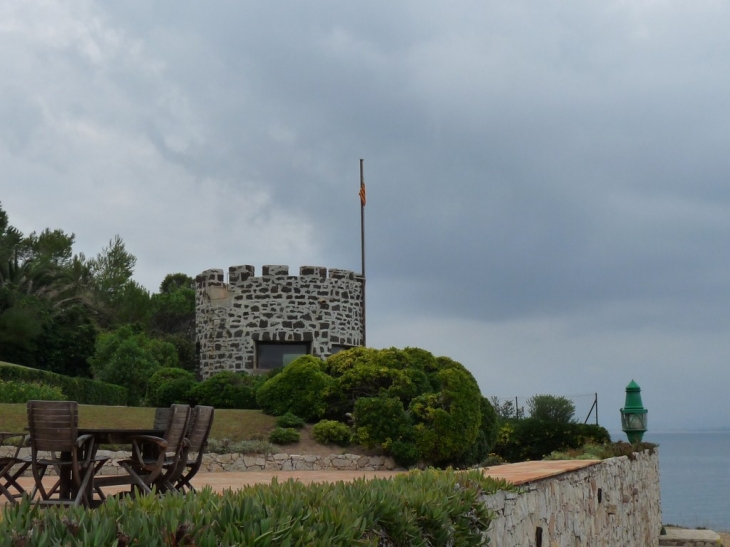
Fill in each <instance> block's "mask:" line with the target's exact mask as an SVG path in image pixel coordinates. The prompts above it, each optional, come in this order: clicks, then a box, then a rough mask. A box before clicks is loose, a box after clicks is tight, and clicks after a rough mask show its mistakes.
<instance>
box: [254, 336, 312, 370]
mask: <svg viewBox="0 0 730 547" xmlns="http://www.w3.org/2000/svg"><path fill="white" fill-rule="evenodd" d="M310 353H311V351H310V344H308V343H305V342H256V368H258V369H262V370H271V369H273V368H279V367H285V366H286V365H288V364H289V363H291V362H292V361H293V360H294V359H296V358H297V357H301V356H302V355H309V354H310Z"/></svg>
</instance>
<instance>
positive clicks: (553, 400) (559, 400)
mask: <svg viewBox="0 0 730 547" xmlns="http://www.w3.org/2000/svg"><path fill="white" fill-rule="evenodd" d="M527 408H528V409H529V410H530V418H536V419H538V420H546V421H549V422H563V423H568V422H572V421H573V416H574V415H575V405H574V404H573V401H571V400H570V399H568V398H567V397H563V396H556V395H534V396H532V397H530V398H529V399H528V400H527Z"/></svg>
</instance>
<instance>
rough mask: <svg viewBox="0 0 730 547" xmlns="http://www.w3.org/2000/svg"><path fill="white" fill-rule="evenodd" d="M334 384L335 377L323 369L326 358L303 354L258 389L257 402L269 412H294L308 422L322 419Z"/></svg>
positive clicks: (279, 414)
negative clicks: (322, 359) (323, 360)
mask: <svg viewBox="0 0 730 547" xmlns="http://www.w3.org/2000/svg"><path fill="white" fill-rule="evenodd" d="M331 387H332V378H330V377H329V376H328V375H327V374H325V373H324V372H323V371H322V361H321V360H319V359H317V358H316V357H313V356H311V355H303V356H302V357H298V358H297V359H295V360H294V361H292V362H291V363H290V364H289V365H287V366H286V367H284V369H283V370H282V371H281V372H280V373H279V374H277V375H276V376H274V377H273V378H270V379H268V380H266V382H264V384H263V385H262V386H261V387H259V389H258V391H257V392H256V402H257V403H258V404H259V406H260V407H261V408H262V409H263V411H264V412H265V413H266V414H271V415H274V416H281V415H283V414H286V413H287V412H291V413H293V414H296V415H297V416H300V417H301V418H303V419H304V420H305V421H307V422H312V421H315V420H317V419H318V418H320V417H321V416H322V415H323V414H324V412H325V410H327V403H326V401H325V397H326V396H327V394H328V393H329V390H330V388H331Z"/></svg>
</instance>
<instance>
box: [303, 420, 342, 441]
mask: <svg viewBox="0 0 730 547" xmlns="http://www.w3.org/2000/svg"><path fill="white" fill-rule="evenodd" d="M312 436H313V437H314V440H315V441H317V442H318V443H319V444H336V445H338V446H347V445H348V444H350V441H351V440H352V432H351V431H350V428H349V427H348V426H347V425H346V424H343V423H342V422H337V421H335V420H322V421H321V422H319V423H318V424H315V426H314V427H313V428H312Z"/></svg>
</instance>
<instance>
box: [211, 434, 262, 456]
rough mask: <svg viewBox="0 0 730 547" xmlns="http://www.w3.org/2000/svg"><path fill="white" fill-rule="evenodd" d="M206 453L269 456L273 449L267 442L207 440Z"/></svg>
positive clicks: (224, 439)
mask: <svg viewBox="0 0 730 547" xmlns="http://www.w3.org/2000/svg"><path fill="white" fill-rule="evenodd" d="M208 452H211V453H213V454H271V453H273V452H274V447H273V445H272V444H271V443H270V442H269V441H257V440H248V441H239V442H233V441H231V440H230V439H227V438H225V437H224V438H222V439H209V440H208Z"/></svg>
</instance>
